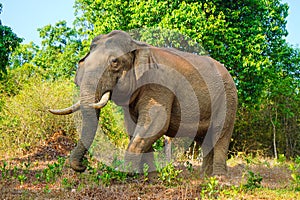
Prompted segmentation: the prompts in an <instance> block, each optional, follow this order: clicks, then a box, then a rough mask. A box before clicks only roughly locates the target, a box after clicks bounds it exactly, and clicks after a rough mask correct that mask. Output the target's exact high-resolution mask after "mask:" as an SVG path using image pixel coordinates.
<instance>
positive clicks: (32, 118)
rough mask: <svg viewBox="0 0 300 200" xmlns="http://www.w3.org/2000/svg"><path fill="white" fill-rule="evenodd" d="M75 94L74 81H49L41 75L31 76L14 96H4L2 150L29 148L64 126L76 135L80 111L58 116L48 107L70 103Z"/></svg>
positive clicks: (0, 127)
mask: <svg viewBox="0 0 300 200" xmlns="http://www.w3.org/2000/svg"><path fill="white" fill-rule="evenodd" d="M72 97H74V84H73V83H72V82H71V81H69V80H60V81H56V82H50V81H46V80H42V79H41V78H39V77H32V78H30V79H29V80H28V82H27V83H26V84H25V85H24V86H23V87H22V90H21V91H20V92H19V93H18V94H16V95H15V96H10V97H9V96H4V97H3V96H2V97H1V106H0V107H1V112H0V153H1V154H2V155H3V153H4V152H5V153H7V152H10V153H12V152H15V153H17V152H18V151H20V150H21V151H24V150H29V149H30V148H31V147H33V146H36V145H38V144H39V143H40V142H41V141H43V140H44V139H45V138H47V137H49V135H52V134H53V133H54V132H56V131H58V130H61V129H63V130H64V131H65V132H66V133H68V134H72V136H73V135H74V134H75V133H76V117H78V115H77V116H76V115H67V116H55V115H52V114H50V113H49V112H48V111H47V109H49V108H64V107H67V106H69V105H71V104H72V103H73V102H72V99H73V98H72ZM75 135H76V134H75Z"/></svg>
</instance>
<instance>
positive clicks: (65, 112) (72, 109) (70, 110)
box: [48, 91, 111, 115]
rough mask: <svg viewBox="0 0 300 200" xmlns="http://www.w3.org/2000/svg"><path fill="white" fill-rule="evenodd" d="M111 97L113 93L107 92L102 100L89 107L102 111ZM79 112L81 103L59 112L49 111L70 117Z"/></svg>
mask: <svg viewBox="0 0 300 200" xmlns="http://www.w3.org/2000/svg"><path fill="white" fill-rule="evenodd" d="M110 96H111V92H110V91H107V92H105V93H104V94H103V95H102V97H101V99H100V100H99V101H98V102H96V103H92V104H89V106H90V107H92V108H95V109H101V108H103V107H104V106H105V105H106V104H107V102H108V101H109V99H110ZM78 110H80V101H78V102H77V103H75V104H73V105H72V106H70V107H68V108H64V109H59V110H54V109H49V110H48V111H49V112H51V113H52V114H55V115H68V114H71V113H74V112H76V111H78Z"/></svg>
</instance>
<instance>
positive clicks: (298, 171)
mask: <svg viewBox="0 0 300 200" xmlns="http://www.w3.org/2000/svg"><path fill="white" fill-rule="evenodd" d="M289 169H290V170H291V172H292V173H291V177H292V179H293V187H294V189H295V190H296V191H300V156H297V157H296V158H295V160H294V163H292V164H290V165H289Z"/></svg>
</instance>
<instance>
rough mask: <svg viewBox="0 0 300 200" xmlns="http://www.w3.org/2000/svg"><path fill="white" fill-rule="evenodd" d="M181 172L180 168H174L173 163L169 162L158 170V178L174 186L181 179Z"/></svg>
mask: <svg viewBox="0 0 300 200" xmlns="http://www.w3.org/2000/svg"><path fill="white" fill-rule="evenodd" d="M181 172H182V170H177V169H175V167H174V165H173V163H169V164H168V165H166V166H165V167H163V168H162V169H160V170H159V175H158V179H159V180H161V181H162V182H163V183H164V184H166V185H167V186H174V185H176V184H178V183H180V182H181V181H182V178H179V174H180V173H181Z"/></svg>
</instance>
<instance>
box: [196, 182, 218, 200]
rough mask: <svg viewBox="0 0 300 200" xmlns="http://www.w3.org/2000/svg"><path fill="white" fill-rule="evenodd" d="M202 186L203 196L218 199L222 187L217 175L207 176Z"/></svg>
mask: <svg viewBox="0 0 300 200" xmlns="http://www.w3.org/2000/svg"><path fill="white" fill-rule="evenodd" d="M201 186H202V188H201V194H200V195H201V198H203V199H218V196H219V194H220V192H221V189H220V185H219V181H218V180H217V178H216V177H209V178H205V180H204V183H203V184H202V185H201Z"/></svg>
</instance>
